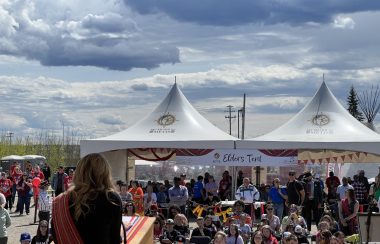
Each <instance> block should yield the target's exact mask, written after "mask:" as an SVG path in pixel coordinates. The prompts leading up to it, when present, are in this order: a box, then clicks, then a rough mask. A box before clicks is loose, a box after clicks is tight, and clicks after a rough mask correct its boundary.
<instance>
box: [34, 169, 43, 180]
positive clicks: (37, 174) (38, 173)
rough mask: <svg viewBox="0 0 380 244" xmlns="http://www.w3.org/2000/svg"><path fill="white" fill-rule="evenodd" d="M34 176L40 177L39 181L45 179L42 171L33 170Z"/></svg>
mask: <svg viewBox="0 0 380 244" xmlns="http://www.w3.org/2000/svg"><path fill="white" fill-rule="evenodd" d="M34 177H38V178H40V179H41V181H43V180H45V176H44V173H42V171H41V170H40V171H38V172H37V171H34Z"/></svg>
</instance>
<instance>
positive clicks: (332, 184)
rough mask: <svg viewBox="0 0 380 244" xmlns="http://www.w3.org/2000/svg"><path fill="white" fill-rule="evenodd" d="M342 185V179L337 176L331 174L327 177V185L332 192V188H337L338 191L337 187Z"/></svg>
mask: <svg viewBox="0 0 380 244" xmlns="http://www.w3.org/2000/svg"><path fill="white" fill-rule="evenodd" d="M339 185H340V180H339V178H338V177H337V176H335V175H334V176H330V177H327V179H326V186H327V190H328V191H329V192H330V190H331V189H333V188H334V189H335V191H336V188H337V187H338V186H339Z"/></svg>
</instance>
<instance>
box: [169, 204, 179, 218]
mask: <svg viewBox="0 0 380 244" xmlns="http://www.w3.org/2000/svg"><path fill="white" fill-rule="evenodd" d="M168 212H169V214H168V217H169V219H174V217H175V216H176V215H177V214H179V213H181V209H180V208H179V207H178V205H175V204H174V205H171V206H170V207H169V210H168Z"/></svg>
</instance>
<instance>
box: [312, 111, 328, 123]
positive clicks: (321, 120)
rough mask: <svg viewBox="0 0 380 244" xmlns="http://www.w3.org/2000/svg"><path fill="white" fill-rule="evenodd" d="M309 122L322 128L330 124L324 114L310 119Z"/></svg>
mask: <svg viewBox="0 0 380 244" xmlns="http://www.w3.org/2000/svg"><path fill="white" fill-rule="evenodd" d="M311 122H312V123H313V124H314V125H317V126H324V125H327V124H328V123H330V118H329V117H328V116H327V115H326V114H322V113H320V114H317V115H315V116H313V118H312V119H311Z"/></svg>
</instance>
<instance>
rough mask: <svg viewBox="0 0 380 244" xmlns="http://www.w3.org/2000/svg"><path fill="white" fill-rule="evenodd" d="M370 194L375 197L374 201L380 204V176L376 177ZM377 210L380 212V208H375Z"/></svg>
mask: <svg viewBox="0 0 380 244" xmlns="http://www.w3.org/2000/svg"><path fill="white" fill-rule="evenodd" d="M369 196H370V197H371V198H372V199H373V201H374V203H375V204H377V205H379V203H380V176H376V177H375V183H374V184H372V185H371V187H370V190H369ZM374 211H375V212H379V211H380V209H379V208H378V207H377V209H374Z"/></svg>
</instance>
